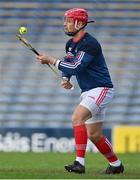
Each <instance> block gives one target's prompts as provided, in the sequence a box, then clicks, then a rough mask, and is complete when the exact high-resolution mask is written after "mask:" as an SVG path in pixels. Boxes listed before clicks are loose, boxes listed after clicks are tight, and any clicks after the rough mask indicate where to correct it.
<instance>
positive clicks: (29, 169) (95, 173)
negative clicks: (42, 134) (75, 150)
mask: <svg viewBox="0 0 140 180" xmlns="http://www.w3.org/2000/svg"><path fill="white" fill-rule="evenodd" d="M119 157H120V159H122V161H123V163H124V165H125V173H124V174H119V175H100V174H99V172H100V171H101V170H102V169H104V168H106V167H107V161H106V160H105V159H104V157H103V156H102V155H100V154H99V153H97V154H94V153H87V155H86V173H85V174H74V173H68V172H66V171H65V170H64V165H65V164H68V163H71V162H72V161H73V160H74V158H75V155H74V154H71V153H65V154H60V153H9V152H8V153H2V152H1V153H0V179H137V178H140V160H139V154H138V153H134V154H129V153H128V154H120V155H119Z"/></svg>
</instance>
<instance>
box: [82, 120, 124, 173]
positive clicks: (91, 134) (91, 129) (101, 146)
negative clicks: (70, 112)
mask: <svg viewBox="0 0 140 180" xmlns="http://www.w3.org/2000/svg"><path fill="white" fill-rule="evenodd" d="M96 121H97V119H96ZM102 126H103V122H100V120H99V122H96V123H94V122H93V123H91V124H90V123H89V124H86V127H87V134H88V138H89V139H90V140H91V141H92V142H93V143H94V144H95V146H96V147H97V148H98V150H99V152H100V153H102V154H103V155H104V157H105V158H106V159H107V160H108V162H109V166H108V168H107V169H106V170H105V171H103V173H105V174H116V173H123V171H124V167H123V165H122V163H121V161H120V160H119V159H118V157H117V156H116V154H115V153H114V151H113V148H112V145H111V143H110V142H109V140H108V139H107V138H106V137H105V136H104V135H103V134H102Z"/></svg>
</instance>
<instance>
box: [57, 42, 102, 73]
mask: <svg viewBox="0 0 140 180" xmlns="http://www.w3.org/2000/svg"><path fill="white" fill-rule="evenodd" d="M100 51H101V46H100V44H99V43H98V42H96V41H95V42H94V43H93V42H90V43H88V44H84V45H83V46H82V47H80V50H79V51H78V52H77V54H76V56H75V57H74V58H71V59H70V58H69V60H68V59H67V57H65V58H64V61H60V63H59V65H58V69H59V70H61V71H63V72H64V73H68V74H69V75H77V74H78V73H79V72H80V71H83V70H84V69H85V68H86V67H87V66H88V65H89V64H90V63H91V62H92V63H93V65H94V64H96V56H97V54H98V53H99V52H100Z"/></svg>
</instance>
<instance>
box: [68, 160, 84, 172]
mask: <svg viewBox="0 0 140 180" xmlns="http://www.w3.org/2000/svg"><path fill="white" fill-rule="evenodd" d="M65 169H66V170H67V171H68V172H75V173H85V166H83V165H82V164H80V163H79V162H78V161H74V163H73V164H70V165H66V166H65Z"/></svg>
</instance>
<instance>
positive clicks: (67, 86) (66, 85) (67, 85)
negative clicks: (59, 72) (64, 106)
mask: <svg viewBox="0 0 140 180" xmlns="http://www.w3.org/2000/svg"><path fill="white" fill-rule="evenodd" d="M61 86H62V87H63V88H64V89H72V87H73V85H72V84H71V83H70V81H69V80H68V79H63V80H62V81H61Z"/></svg>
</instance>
